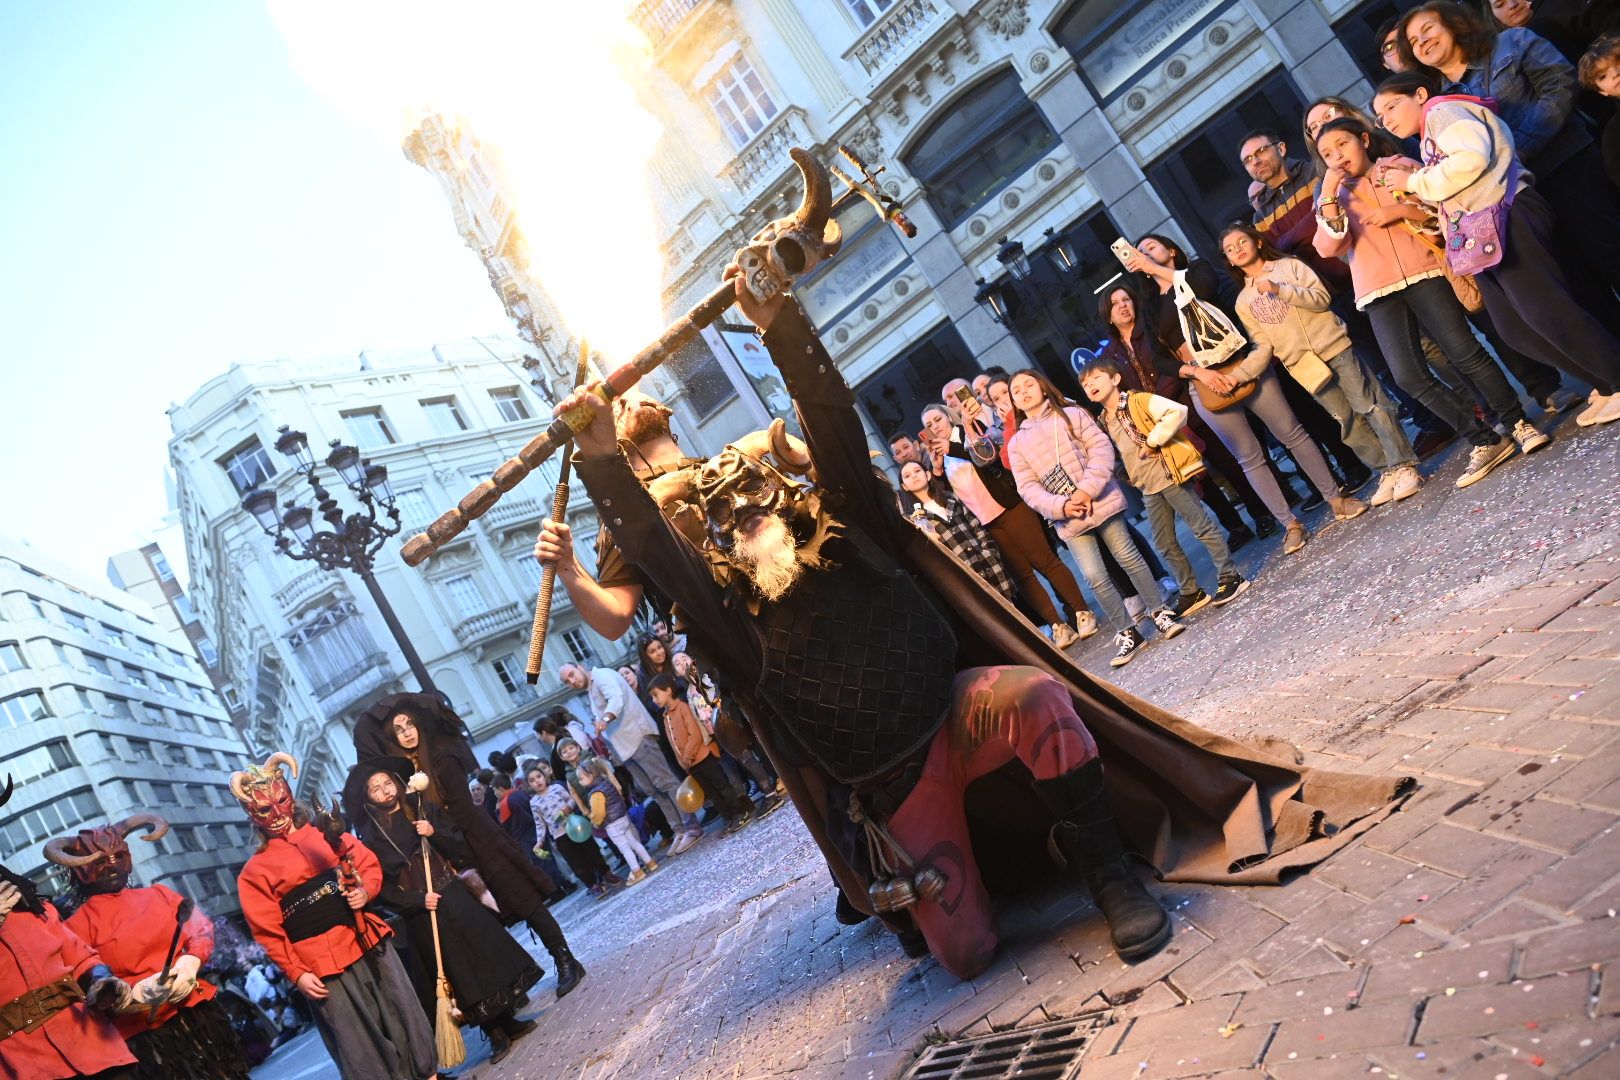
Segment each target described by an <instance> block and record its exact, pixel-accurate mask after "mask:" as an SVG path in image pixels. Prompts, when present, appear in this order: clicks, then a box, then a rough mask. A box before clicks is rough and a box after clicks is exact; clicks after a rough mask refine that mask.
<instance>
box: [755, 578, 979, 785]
mask: <svg viewBox="0 0 1620 1080" xmlns="http://www.w3.org/2000/svg"><path fill="white" fill-rule="evenodd" d="M759 616H760V621H761V629H762V631H763V635H762V636H763V641H764V666H763V670H762V671H761V674H760V679H759V684H758V692H759V696H760V697H761V698H762V699H763V700H765V701H769V702H771V703H772V704H773V705H774V706H775V711H776V713H777V714H778V715H779V716H780V717H781V719H782V725H783V727H784V728H785V729H786V731H787V732H788V733H789V734H790V735H792V737H793V739H794V741H795V742H797V743H798V744H799V745H800V746H801V747H803V749H804V751H805V752H806V753H807V754H808V755H809V756H810V757H811V758H812V759H814V760H815V761H816V763H817V764H819V765H820V766H821V767H822V768H824V769H825V770H826V771H827V772H828V773H830V774H831V775H832V776H833V777H834V778H835V779H837V780H839V781H841V782H843V783H846V784H856V783H860V782H861V781H864V780H869V779H872V778H874V777H877V776H881V775H883V774H884V773H886V772H888V771H890V770H891V769H893V768H894V767H896V766H898V765H901V764H903V763H904V762H905V761H906V760H907V758H908V757H910V756H911V755H912V754H913V753H914V752H915V751H916V750H917V749H918V748H920V747H922V746H924V745H926V744H927V742H928V740H929V739H931V738H933V736H934V733H935V732H937V731H938V730H939V726H940V724H941V723H942V722H943V721H944V719H945V715H946V712H947V710H948V709H949V708H950V704H951V687H952V682H953V680H954V679H955V677H956V635H955V633H954V632H953V631H952V630H951V626H950V623H949V622H948V621H947V620H946V618H945V616H944V615H942V614H941V613H940V610H939V608H937V607H936V606H935V605H934V603H933V602H932V601H931V600H930V599H929V598H928V596H927V595H925V594H924V592H923V590H922V588H921V587H919V585H918V583H917V581H916V579H915V578H914V577H913V576H912V575H911V574H909V573H907V572H905V571H904V570H902V569H899V568H895V569H893V570H889V571H887V572H884V571H880V570H877V569H875V568H872V567H870V566H862V565H860V564H859V563H858V562H857V563H854V564H851V565H846V566H844V567H841V568H839V569H837V570H832V571H824V570H811V571H808V572H806V574H805V575H804V577H803V578H802V579H800V581H799V583H798V584H797V585H796V586H795V587H794V589H793V590H792V591H791V592H790V593H788V595H787V596H785V597H783V598H782V600H780V601H778V602H777V603H775V604H767V605H762V608H761V611H760V613H759Z"/></svg>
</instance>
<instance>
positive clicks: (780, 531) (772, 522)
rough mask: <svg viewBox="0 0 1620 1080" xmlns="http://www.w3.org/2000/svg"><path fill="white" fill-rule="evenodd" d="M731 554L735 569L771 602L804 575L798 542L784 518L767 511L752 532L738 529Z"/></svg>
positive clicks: (787, 590)
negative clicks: (741, 531) (761, 521)
mask: <svg viewBox="0 0 1620 1080" xmlns="http://www.w3.org/2000/svg"><path fill="white" fill-rule="evenodd" d="M731 554H732V558H733V559H734V560H735V561H736V563H737V567H738V569H740V570H741V571H742V572H743V573H744V574H745V575H747V577H748V580H749V581H752V582H753V583H754V587H755V588H756V589H758V590H759V592H760V595H761V596H763V597H765V599H767V600H769V601H771V602H772V603H775V602H776V601H778V600H780V599H782V597H784V596H786V595H787V594H788V593H789V592H790V591H791V590H792V588H793V586H795V585H797V584H798V583H799V578H801V577H802V576H804V564H803V563H802V562H800V561H799V545H798V542H797V541H795V540H794V539H793V532H792V530H791V529H789V528H788V526H787V522H785V521H783V520H782V519H781V518H779V517H777V516H776V515H775V514H769V515H767V516H766V517H765V520H764V523H763V524H761V525H760V526H759V527H758V528H757V529H756V530H754V532H753V534H752V535H749V536H744V535H741V534H740V533H739V535H738V536H737V539H736V542H735V543H734V544H733V545H732V548H731Z"/></svg>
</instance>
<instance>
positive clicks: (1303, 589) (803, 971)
mask: <svg viewBox="0 0 1620 1080" xmlns="http://www.w3.org/2000/svg"><path fill="white" fill-rule="evenodd" d="M1616 434H1617V433H1615V432H1603V431H1599V432H1584V433H1581V434H1579V435H1576V434H1575V429H1574V427H1573V425H1570V424H1568V423H1567V422H1566V423H1565V424H1564V425H1563V427H1562V429H1561V430H1560V431H1559V441H1558V442H1557V443H1555V444H1554V446H1553V447H1552V448H1550V449H1549V450H1547V451H1544V452H1543V453H1542V454H1539V455H1537V456H1536V457H1535V458H1534V459H1531V460H1528V461H1518V462H1514V463H1513V464H1512V465H1510V466H1508V467H1505V468H1504V469H1503V470H1502V471H1501V472H1500V473H1499V474H1498V475H1496V476H1494V477H1493V478H1492V479H1491V480H1489V481H1487V482H1486V483H1485V484H1481V485H1478V486H1476V487H1474V488H1470V489H1468V490H1467V491H1461V492H1459V491H1457V490H1456V489H1455V488H1454V487H1452V485H1451V481H1452V479H1453V478H1454V477H1455V474H1456V473H1457V472H1458V470H1459V458H1460V454H1459V453H1456V452H1454V453H1453V454H1452V455H1451V456H1450V458H1449V459H1447V460H1446V461H1445V462H1444V463H1443V464H1442V465H1441V467H1440V469H1439V472H1438V475H1437V477H1436V479H1435V481H1434V482H1433V483H1431V484H1430V485H1429V486H1428V487H1427V488H1425V490H1424V492H1423V493H1422V494H1421V495H1420V496H1419V497H1418V498H1417V499H1415V500H1412V501H1409V502H1407V503H1403V504H1401V505H1400V506H1397V507H1392V508H1387V509H1384V510H1381V511H1375V512H1374V513H1373V514H1369V515H1368V516H1367V517H1366V518H1363V519H1361V520H1360V521H1356V522H1352V523H1347V524H1343V525H1337V526H1333V527H1331V528H1329V529H1325V530H1323V531H1322V532H1321V533H1319V534H1317V535H1316V536H1315V537H1314V538H1313V540H1312V542H1311V544H1310V545H1309V546H1308V547H1307V548H1306V549H1305V550H1304V551H1303V552H1301V553H1300V554H1298V555H1295V556H1292V557H1289V558H1286V559H1285V558H1283V557H1282V556H1280V555H1279V554H1278V553H1277V549H1276V545H1275V544H1272V545H1271V546H1270V547H1269V548H1260V549H1258V550H1255V551H1247V550H1246V551H1245V552H1244V553H1243V563H1244V567H1245V571H1246V572H1247V573H1249V574H1250V575H1251V576H1252V577H1253V578H1254V579H1255V586H1254V588H1253V589H1252V590H1251V591H1250V593H1249V594H1248V595H1246V596H1245V597H1243V598H1242V599H1240V600H1239V601H1238V602H1237V603H1235V604H1234V605H1232V606H1230V607H1228V608H1226V609H1223V610H1220V611H1208V612H1206V613H1203V614H1200V615H1199V616H1196V617H1195V618H1194V620H1193V627H1192V631H1191V632H1189V633H1187V634H1184V635H1182V637H1181V638H1179V639H1177V641H1175V642H1173V643H1168V644H1165V645H1154V646H1152V647H1151V648H1148V649H1145V650H1143V651H1142V653H1141V654H1140V655H1139V657H1138V659H1137V660H1136V661H1134V662H1133V663H1132V664H1131V665H1130V666H1129V667H1127V668H1125V669H1122V670H1121V671H1119V672H1115V673H1114V677H1115V678H1116V679H1117V681H1119V682H1120V683H1121V684H1122V685H1124V686H1126V687H1128V688H1129V689H1132V690H1133V691H1136V692H1138V693H1144V694H1148V695H1151V696H1152V697H1153V698H1154V699H1155V700H1157V701H1160V702H1161V703H1163V704H1165V705H1167V706H1169V707H1171V708H1175V709H1177V710H1179V711H1181V712H1183V713H1184V714H1186V715H1189V716H1191V717H1193V718H1195V719H1197V720H1198V721H1199V722H1201V723H1204V724H1206V725H1207V726H1209V727H1211V728H1214V729H1217V730H1220V731H1222V732H1224V733H1228V734H1234V735H1241V736H1252V737H1277V738H1283V739H1287V740H1290V741H1292V742H1294V743H1296V744H1297V745H1299V746H1300V747H1301V748H1302V750H1303V752H1304V754H1305V756H1306V759H1307V760H1309V761H1311V762H1315V763H1321V764H1325V765H1331V766H1332V767H1335V768H1348V769H1354V770H1359V771H1368V772H1398V773H1403V774H1410V775H1413V776H1415V777H1417V778H1418V780H1419V782H1420V784H1421V788H1420V790H1419V791H1418V793H1417V794H1416V795H1415V796H1414V797H1413V798H1412V799H1411V800H1410V801H1409V802H1408V803H1407V805H1406V806H1405V807H1404V808H1403V809H1402V811H1401V812H1399V813H1397V814H1395V815H1394V816H1393V817H1391V818H1390V819H1389V820H1388V821H1386V822H1385V823H1383V824H1381V825H1379V826H1378V827H1377V828H1375V829H1373V830H1371V831H1370V832H1369V833H1368V834H1367V835H1366V836H1364V837H1362V838H1361V839H1359V840H1357V841H1356V842H1355V843H1353V844H1352V845H1351V846H1349V847H1348V848H1346V849H1345V850H1344V851H1342V852H1340V853H1339V854H1337V855H1336V856H1335V857H1333V858H1332V859H1330V860H1329V861H1328V862H1326V863H1324V864H1323V865H1321V866H1320V867H1318V868H1317V869H1316V870H1315V871H1313V872H1312V873H1310V874H1307V875H1304V876H1301V877H1299V878H1296V879H1295V880H1293V881H1291V882H1290V883H1289V884H1287V885H1285V886H1282V887H1274V888H1224V889H1223V888H1212V887H1205V886H1186V885H1175V886H1158V885H1155V886H1152V887H1153V888H1155V889H1156V890H1157V891H1158V892H1159V894H1160V895H1161V896H1163V897H1164V899H1165V901H1166V903H1167V905H1168V906H1169V907H1170V908H1171V909H1172V912H1173V917H1174V920H1175V923H1176V932H1175V936H1174V938H1173V939H1172V941H1171V943H1170V944H1169V945H1168V946H1167V947H1166V948H1165V949H1164V950H1163V951H1162V952H1161V953H1159V954H1158V955H1157V956H1155V957H1152V958H1150V959H1149V960H1147V961H1145V962H1143V963H1141V964H1139V965H1136V966H1134V967H1132V966H1127V965H1125V964H1123V963H1121V962H1120V961H1119V960H1118V959H1117V958H1116V957H1114V956H1113V955H1112V952H1111V950H1110V949H1109V947H1108V944H1107V937H1106V930H1105V929H1104V928H1103V926H1102V925H1101V923H1100V921H1099V919H1098V918H1097V916H1096V914H1095V912H1094V910H1093V909H1092V908H1091V906H1090V905H1089V903H1088V902H1087V901H1085V900H1083V899H1081V898H1079V897H1077V896H1075V895H1073V893H1072V892H1070V891H1068V890H1065V889H1064V888H1062V887H1061V886H1060V885H1057V884H1054V885H1052V886H1050V887H1049V888H1047V889H1046V890H1044V891H1041V892H1038V893H1035V894H1032V895H1026V896H1024V897H1022V898H1020V899H1018V900H1016V901H1014V902H1013V903H1011V904H1009V905H1008V906H1007V907H1006V909H1005V910H1004V913H1003V917H1002V922H1001V927H1002V931H1003V938H1004V948H1003V952H1002V954H1001V956H1000V957H999V959H998V960H997V962H996V963H995V965H994V966H993V967H992V968H991V969H990V970H989V971H988V972H986V973H985V974H984V975H983V976H981V977H980V978H978V979H975V980H972V981H971V982H966V983H964V982H959V981H957V980H956V979H954V978H952V977H950V976H949V975H947V974H946V973H945V972H944V971H942V970H941V969H940V968H939V967H938V966H937V965H936V964H935V963H934V962H933V961H932V960H928V959H924V960H920V961H913V960H908V959H906V958H905V957H904V956H903V955H902V954H901V952H900V951H899V949H898V948H897V947H896V946H895V945H894V944H893V943H892V939H891V938H889V937H888V935H886V934H885V933H884V932H882V931H880V930H878V929H876V928H874V927H873V926H872V925H871V924H868V925H867V926H863V927H857V928H840V927H839V926H838V925H837V924H836V922H835V921H834V920H833V916H832V890H831V888H830V885H829V883H828V881H827V878H826V872H825V869H824V868H823V867H822V866H821V863H820V860H819V859H818V857H817V854H816V851H815V849H814V847H813V845H811V844H810V843H809V841H808V839H807V838H806V837H805V835H804V833H803V831H802V828H801V826H800V825H799V824H798V822H797V821H796V820H795V819H794V817H793V814H792V812H791V811H784V812H782V813H779V814H776V815H774V816H773V817H771V818H769V819H767V820H766V821H764V822H762V823H759V824H757V825H755V826H752V827H751V828H749V829H748V830H747V831H745V832H743V833H741V834H740V835H738V836H736V837H734V838H731V839H728V840H724V841H722V840H718V839H713V838H711V839H710V840H707V841H705V843H704V844H702V845H700V846H699V847H697V848H696V849H694V850H693V851H692V852H691V853H689V854H686V855H683V856H681V857H680V858H678V859H674V860H671V861H670V862H669V863H668V864H667V865H666V866H665V868H664V869H662V870H660V871H659V873H657V874H655V875H653V876H652V877H651V878H650V879H649V880H648V881H647V882H646V883H645V884H643V885H640V886H637V887H636V888H635V889H633V890H631V891H629V892H628V893H627V894H624V895H621V896H619V897H615V898H613V899H610V900H608V901H606V902H603V903H599V904H598V903H594V902H589V901H585V900H582V899H577V898H576V899H571V900H569V901H568V902H567V903H566V904H565V905H563V906H562V907H561V908H559V918H561V919H562V920H563V923H564V926H565V928H566V929H567V930H568V933H569V936H570V939H571V940H572V941H573V942H574V943H575V946H576V949H577V950H578V952H579V953H580V955H581V957H582V959H583V960H584V962H585V963H586V964H587V965H588V966H589V968H590V969H591V974H590V977H589V979H588V980H587V981H586V982H585V984H583V985H582V986H581V988H580V989H579V990H578V991H576V992H575V993H574V994H573V995H571V996H570V997H568V998H566V999H564V1000H563V1001H562V1002H560V1003H555V1002H552V1001H551V1000H550V986H551V981H550V980H549V979H548V980H547V981H546V982H544V983H542V984H541V986H540V987H539V988H538V990H537V992H536V995H535V996H536V1000H537V1001H543V1002H544V1007H543V1009H541V1011H540V1013H539V1018H540V1027H539V1029H538V1030H537V1031H536V1032H535V1033H534V1034H532V1035H531V1036H529V1037H528V1038H527V1039H525V1040H524V1041H523V1042H521V1043H520V1044H519V1045H518V1047H517V1048H516V1050H514V1052H513V1054H512V1056H511V1057H510V1058H508V1059H507V1061H506V1062H503V1064H502V1065H501V1066H500V1067H499V1068H496V1069H492V1068H490V1067H488V1066H487V1064H481V1062H482V1061H483V1058H484V1056H485V1054H484V1050H483V1048H482V1046H481V1045H479V1044H478V1040H477V1037H476V1036H474V1037H473V1039H472V1040H471V1043H472V1044H473V1046H472V1048H473V1049H474V1051H475V1057H474V1059H473V1060H472V1061H471V1062H470V1063H469V1065H468V1066H467V1067H466V1068H464V1069H463V1070H462V1075H463V1076H467V1077H477V1078H479V1080H483V1078H485V1077H493V1076H512V1077H548V1078H549V1077H559V1078H562V1077H581V1078H589V1080H607V1078H610V1077H612V1078H618V1077H624V1078H629V1077H636V1078H641V1077H647V1078H663V1077H669V1078H675V1077H684V1078H700V1077H701V1078H710V1077H712V1078H716V1080H718V1078H731V1080H744V1078H749V1077H763V1076H776V1075H782V1076H792V1077H795V1078H804V1080H810V1078H816V1080H820V1078H829V1080H830V1078H834V1077H850V1078H858V1080H887V1078H890V1077H894V1076H897V1075H898V1074H899V1073H900V1072H901V1071H902V1070H903V1069H904V1068H905V1066H906V1065H907V1064H908V1063H909V1062H910V1061H911V1060H912V1059H913V1058H914V1057H915V1056H916V1054H917V1052H918V1051H919V1050H920V1049H921V1048H922V1047H923V1046H924V1045H925V1044H926V1043H927V1042H929V1041H938V1040H939V1039H941V1038H945V1037H952V1036H955V1035H958V1034H966V1035H973V1034H982V1033H988V1032H990V1031H993V1030H998V1029H1005V1028H1011V1027H1016V1026H1023V1025H1029V1024H1034V1023H1040V1022H1045V1021H1047V1020H1048V1019H1052V1018H1057V1017H1064V1016H1070V1015H1075V1014H1079V1013H1082V1012H1085V1011H1088V1010H1095V1009H1102V1010H1105V1013H1104V1018H1105V1020H1104V1022H1105V1024H1106V1026H1104V1027H1103V1028H1102V1030H1101V1031H1100V1032H1099V1034H1098V1035H1097V1036H1096V1037H1094V1038H1093V1040H1092V1041H1091V1044H1090V1046H1089V1048H1088V1049H1087V1051H1086V1057H1085V1059H1084V1065H1083V1070H1082V1073H1081V1075H1082V1077H1083V1078H1084V1080H1093V1078H1097V1080H1109V1078H1115V1077H1118V1078H1126V1077H1141V1078H1159V1077H1182V1076H1219V1077H1222V1078H1236V1077H1271V1078H1274V1080H1294V1078H1306V1077H1308V1078H1312V1080H1316V1078H1329V1080H1332V1078H1336V1077H1340V1076H1365V1075H1380V1076H1387V1077H1394V1078H1397V1080H1398V1078H1400V1077H1438V1076H1446V1077H1461V1078H1465V1080H1468V1078H1475V1077H1482V1078H1485V1080H1491V1078H1500V1080H1518V1078H1521V1077H1534V1076H1555V1075H1558V1076H1572V1077H1579V1078H1581V1080H1594V1078H1600V1077H1602V1078H1608V1077H1616V1076H1620V922H1617V921H1615V918H1614V916H1615V912H1616V910H1617V909H1620V835H1616V834H1615V832H1614V826H1615V824H1616V821H1617V818H1620V557H1617V552H1620V505H1617V504H1620V485H1617V484H1616V478H1617V477H1620V438H1616V437H1615V435H1616ZM1321 516H1322V515H1321V514H1320V513H1319V514H1318V515H1317V516H1316V520H1319V519H1320V518H1321ZM1077 655H1079V656H1080V658H1081V660H1082V662H1083V663H1084V664H1085V665H1086V666H1087V667H1088V668H1091V669H1092V670H1099V671H1106V670H1107V667H1106V659H1105V658H1106V655H1107V650H1106V649H1105V647H1104V644H1103V643H1101V642H1099V641H1092V642H1087V643H1086V645H1085V646H1084V647H1083V648H1082V649H1081V650H1080V651H1079V652H1078V654H1077ZM317 1052H318V1050H317ZM278 1063H279V1064H280V1066H281V1067H282V1068H284V1067H285V1065H286V1063H287V1057H286V1052H285V1051H284V1052H283V1054H282V1055H278V1057H277V1058H276V1059H272V1061H271V1062H270V1063H269V1064H268V1065H266V1066H265V1067H263V1068H262V1069H261V1070H260V1073H259V1075H263V1076H265V1077H272V1076H284V1075H290V1073H288V1072H286V1071H278ZM307 1075H309V1076H310V1078H311V1080H314V1077H315V1076H317V1075H319V1074H318V1073H316V1072H309V1073H307Z"/></svg>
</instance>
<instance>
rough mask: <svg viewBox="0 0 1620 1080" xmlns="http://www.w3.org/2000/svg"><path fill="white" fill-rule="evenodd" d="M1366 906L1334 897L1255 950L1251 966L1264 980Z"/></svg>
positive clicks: (1344, 896) (1343, 896) (1352, 899)
mask: <svg viewBox="0 0 1620 1080" xmlns="http://www.w3.org/2000/svg"><path fill="white" fill-rule="evenodd" d="M1375 831H1376V830H1375ZM1364 906H1365V905H1364V903H1363V902H1362V901H1361V900H1359V899H1357V898H1356V897H1353V896H1350V895H1349V894H1347V893H1340V894H1339V895H1338V896H1335V897H1330V898H1328V899H1326V900H1324V901H1322V902H1321V903H1320V904H1317V905H1316V906H1315V907H1313V908H1312V909H1311V910H1310V911H1308V912H1306V913H1305V914H1304V915H1303V916H1301V917H1300V918H1299V919H1298V920H1296V921H1295V922H1293V923H1290V924H1289V925H1287V926H1285V927H1283V928H1282V929H1281V930H1279V931H1277V932H1276V933H1275V934H1273V935H1271V936H1270V937H1269V938H1267V939H1266V940H1265V941H1263V942H1261V943H1260V944H1259V945H1257V946H1256V947H1255V948H1254V949H1252V950H1251V951H1250V952H1249V954H1248V957H1247V959H1248V963H1249V964H1250V966H1252V967H1253V968H1254V970H1255V972H1256V973H1257V974H1259V975H1260V976H1261V977H1262V978H1267V977H1269V976H1270V975H1271V973H1272V972H1274V971H1276V970H1277V969H1278V968H1280V967H1282V966H1283V965H1284V964H1286V963H1288V961H1290V960H1292V959H1294V957H1296V956H1298V955H1299V954H1300V953H1303V952H1304V951H1305V950H1307V949H1309V948H1310V947H1311V946H1312V945H1315V944H1317V943H1318V942H1320V941H1321V940H1322V939H1323V937H1324V936H1325V935H1328V934H1332V933H1334V932H1335V931H1336V930H1337V929H1339V928H1340V927H1342V926H1343V925H1344V923H1345V922H1347V921H1348V920H1350V919H1351V918H1354V917H1355V916H1356V915H1357V914H1358V913H1359V912H1360V911H1361V910H1362V908H1363V907H1364Z"/></svg>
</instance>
